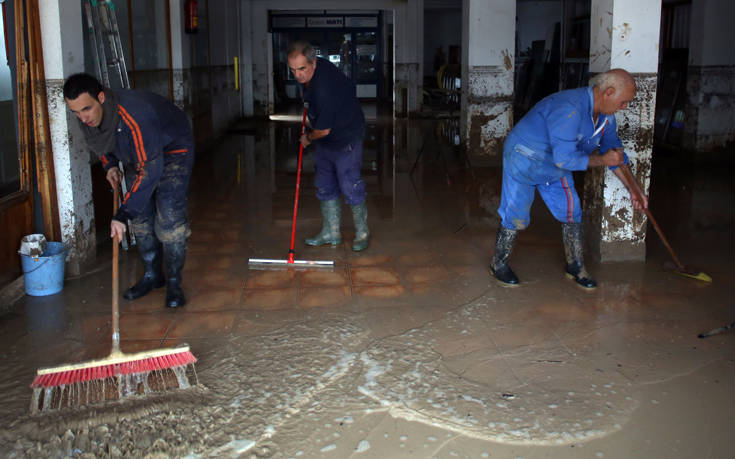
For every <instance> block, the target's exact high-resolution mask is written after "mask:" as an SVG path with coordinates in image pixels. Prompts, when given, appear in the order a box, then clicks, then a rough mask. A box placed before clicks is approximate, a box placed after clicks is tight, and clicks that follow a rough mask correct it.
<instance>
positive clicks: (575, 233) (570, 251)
mask: <svg viewBox="0 0 735 459" xmlns="http://www.w3.org/2000/svg"><path fill="white" fill-rule="evenodd" d="M561 233H562V239H563V240H564V256H565V257H566V259H567V265H566V276H567V277H568V278H569V279H574V281H575V282H576V283H577V284H579V285H580V286H581V287H584V288H586V289H593V288H595V287H597V282H595V281H594V279H592V278H591V277H590V275H589V274H588V273H587V270H586V269H584V261H583V257H582V250H583V247H584V244H583V242H582V224H581V223H562V224H561Z"/></svg>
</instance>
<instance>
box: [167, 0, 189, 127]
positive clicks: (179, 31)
mask: <svg viewBox="0 0 735 459" xmlns="http://www.w3.org/2000/svg"><path fill="white" fill-rule="evenodd" d="M169 8H170V12H171V73H172V74H173V93H174V100H173V101H172V102H173V103H174V104H176V106H177V107H179V108H180V109H182V110H184V111H186V108H187V107H186V105H187V104H186V83H185V74H184V73H185V72H184V4H183V0H171V1H170V5H169ZM189 115H191V114H190V113H189Z"/></svg>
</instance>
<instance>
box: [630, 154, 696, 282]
mask: <svg viewBox="0 0 735 459" xmlns="http://www.w3.org/2000/svg"><path fill="white" fill-rule="evenodd" d="M620 170H622V171H623V175H625V178H626V179H627V180H628V182H630V189H631V190H633V192H634V193H635V195H636V199H638V201H639V202H643V200H642V199H641V195H640V191H639V190H641V189H642V187H641V186H640V185H639V184H638V181H637V180H636V179H635V177H634V176H633V172H631V170H630V167H628V166H627V165H625V164H624V165H622V166H620ZM645 211H646V216H647V217H648V220H649V221H650V222H651V224H653V227H654V228H655V229H656V232H657V233H658V235H659V237H660V238H661V241H662V242H663V243H664V245H665V246H666V248H667V249H668V250H669V254H671V258H673V259H674V263H676V267H677V269H679V271H684V265H682V264H681V261H679V257H677V256H676V253H675V252H674V249H673V248H672V247H671V244H669V240H668V239H666V236H664V232H663V230H661V227H660V226H658V222H656V219H655V218H653V215H652V214H651V211H650V210H648V208H646V209H645Z"/></svg>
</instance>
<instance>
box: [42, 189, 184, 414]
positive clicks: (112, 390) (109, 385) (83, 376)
mask: <svg viewBox="0 0 735 459" xmlns="http://www.w3.org/2000/svg"><path fill="white" fill-rule="evenodd" d="M118 200H119V192H118V190H117V187H115V192H114V201H115V202H114V204H113V215H114V214H115V213H116V212H117V206H118ZM118 243H119V237H118V236H115V239H114V240H113V241H112V350H111V352H110V355H109V356H107V357H106V358H104V359H100V360H92V361H88V362H82V363H75V364H65V365H61V366H58V367H53V368H42V369H40V370H38V372H37V374H36V378H35V379H34V380H33V383H32V384H31V387H32V388H33V389H34V395H33V400H32V404H31V411H32V412H34V413H35V412H38V411H47V410H49V409H54V408H62V407H73V406H81V405H89V404H92V403H95V402H100V401H103V400H117V399H122V398H124V397H127V396H131V395H136V394H139V393H147V392H149V391H152V390H161V389H163V390H165V389H167V388H184V387H188V386H189V381H188V379H187V377H186V367H187V365H189V364H193V363H194V362H196V361H197V359H196V357H194V355H193V354H192V353H191V351H190V350H189V346H188V345H182V346H178V347H174V348H166V349H156V350H152V351H145V352H138V353H135V354H125V353H123V352H122V351H121V350H120V311H119V306H118V296H119V295H118V291H119V282H118V257H119V255H118V251H119V249H118V245H119V244H118ZM174 380H175V383H174V382H173V381H174ZM167 381H168V384H167ZM167 386H168V387H167Z"/></svg>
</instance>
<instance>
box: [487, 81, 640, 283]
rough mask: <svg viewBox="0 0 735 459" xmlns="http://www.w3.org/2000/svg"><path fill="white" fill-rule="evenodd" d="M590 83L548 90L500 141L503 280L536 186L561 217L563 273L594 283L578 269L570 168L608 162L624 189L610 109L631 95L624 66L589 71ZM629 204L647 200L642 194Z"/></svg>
mask: <svg viewBox="0 0 735 459" xmlns="http://www.w3.org/2000/svg"><path fill="white" fill-rule="evenodd" d="M590 83H591V84H592V86H591V87H586V88H578V89H570V90H567V91H561V92H558V93H556V94H552V95H550V96H548V97H546V98H545V99H543V100H542V101H541V102H539V103H538V104H536V105H535V106H534V107H533V108H532V109H531V110H530V111H529V112H528V113H527V114H526V115H525V116H524V117H523V118H522V119H521V120H520V121H519V122H518V124H516V125H515V127H514V128H513V129H512V130H511V132H510V134H509V135H508V137H507V138H506V139H505V144H504V146H503V189H502V193H501V198H500V208H499V209H498V213H499V214H500V217H501V219H502V220H501V224H500V227H499V228H498V234H497V237H496V239H495V254H494V256H493V259H492V263H491V266H490V269H491V270H492V273H493V274H494V275H495V277H496V278H497V279H498V280H499V281H500V282H501V283H503V284H505V285H517V284H518V277H516V275H515V274H514V273H513V271H512V270H511V269H510V267H509V266H508V264H507V260H508V257H509V256H510V253H511V251H512V249H513V245H514V243H515V239H516V236H517V234H518V230H522V229H524V228H526V227H527V226H528V225H529V223H530V221H531V218H530V210H531V203H532V202H533V198H534V192H535V190H538V192H539V194H540V195H541V198H543V200H544V202H545V203H546V206H547V207H548V208H549V210H550V211H551V213H552V214H553V215H554V217H555V218H556V219H557V220H559V221H560V222H561V223H562V236H563V241H564V253H565V257H566V262H567V264H566V274H567V276H568V277H570V278H572V279H574V280H575V281H576V282H577V284H579V285H581V286H582V287H585V288H588V289H591V288H595V287H596V285H597V284H596V282H595V281H594V280H593V279H592V278H591V277H590V275H589V274H588V273H587V271H586V270H585V268H584V261H583V257H582V246H583V244H582V209H581V207H580V205H579V196H577V192H576V191H575V189H574V179H573V178H572V171H581V170H586V169H588V168H591V167H597V166H608V167H609V168H610V169H611V170H612V171H613V172H614V173H615V175H616V176H617V177H618V178H619V179H620V181H621V182H622V183H623V184H624V185H625V187H626V188H627V189H628V190H629V191H630V190H631V189H632V187H637V184H635V183H628V181H627V180H626V179H625V176H624V175H623V173H622V171H620V170H619V169H618V166H620V165H621V164H623V163H624V164H628V156H627V155H626V154H625V153H623V144H622V142H620V139H619V138H618V135H617V126H616V122H615V112H617V111H619V110H624V109H625V108H626V107H627V106H628V104H629V103H630V101H631V100H633V97H634V96H635V91H636V88H635V81H634V80H633V77H632V76H631V75H630V74H629V73H628V72H626V71H625V70H622V69H613V70H610V71H608V72H605V73H602V74H599V75H597V76H596V77H594V78H593V79H592V80H591V81H590ZM640 194H641V196H642V199H643V202H639V201H638V200H637V199H636V198H635V197H634V196H635V193H631V199H632V200H633V206H634V207H635V208H636V209H643V208H646V207H647V206H648V200H647V198H646V197H645V195H644V194H643V193H642V192H641V193H640Z"/></svg>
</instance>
